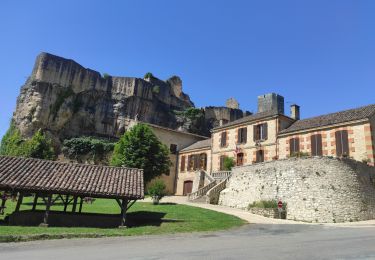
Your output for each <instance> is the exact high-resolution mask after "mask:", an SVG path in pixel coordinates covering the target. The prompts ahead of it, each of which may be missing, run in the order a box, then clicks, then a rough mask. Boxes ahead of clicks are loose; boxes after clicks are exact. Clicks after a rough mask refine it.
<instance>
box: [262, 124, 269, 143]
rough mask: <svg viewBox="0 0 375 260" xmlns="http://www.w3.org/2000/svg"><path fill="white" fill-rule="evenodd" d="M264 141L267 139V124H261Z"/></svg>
mask: <svg viewBox="0 0 375 260" xmlns="http://www.w3.org/2000/svg"><path fill="white" fill-rule="evenodd" d="M262 139H264V140H267V139H268V125H267V123H264V124H263V138H262Z"/></svg>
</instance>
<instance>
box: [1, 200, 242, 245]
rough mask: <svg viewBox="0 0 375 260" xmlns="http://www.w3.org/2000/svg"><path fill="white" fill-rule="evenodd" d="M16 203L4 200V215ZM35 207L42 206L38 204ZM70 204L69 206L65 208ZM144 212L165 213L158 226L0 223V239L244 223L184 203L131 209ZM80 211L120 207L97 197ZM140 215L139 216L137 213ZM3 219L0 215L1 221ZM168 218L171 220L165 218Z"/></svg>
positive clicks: (171, 230)
mask: <svg viewBox="0 0 375 260" xmlns="http://www.w3.org/2000/svg"><path fill="white" fill-rule="evenodd" d="M31 203H32V198H25V199H24V201H23V204H22V206H21V209H20V210H29V209H31ZM15 204H16V203H15V202H12V201H10V200H8V201H7V205H6V206H7V209H6V212H5V213H6V214H10V213H11V212H13V210H14V208H15ZM62 208H63V206H61V205H55V206H52V207H51V210H62ZM37 209H45V207H44V206H43V205H42V204H41V203H40V205H38V206H37ZM69 209H71V206H69V207H68V210H69ZM140 211H142V212H143V213H142V214H145V215H147V216H148V215H152V212H155V213H161V214H162V215H164V217H163V218H162V221H161V223H160V225H153V224H152V223H150V225H147V223H146V224H144V225H142V226H135V227H131V228H127V229H119V228H78V227H71V228H67V227H47V228H46V227H21V226H7V225H5V224H2V225H0V242H10V241H27V240H37V239H56V238H74V237H103V236H134V235H154V234H167V233H169V234H170V233H180V232H195V231H214V230H222V229H228V228H232V227H237V226H240V225H243V224H244V223H245V222H244V221H243V220H241V219H239V218H237V217H234V216H231V215H227V214H224V213H220V212H216V211H212V210H207V209H202V208H197V207H191V206H186V205H174V204H160V205H152V204H151V203H145V202H137V203H135V204H134V205H133V206H132V207H131V208H130V210H129V211H128V212H129V213H131V212H140ZM82 212H87V213H107V214H119V213H120V208H119V206H118V204H117V203H116V201H114V200H106V199H96V200H95V201H94V203H93V204H86V203H84V204H83V210H82ZM140 217H142V216H140ZM3 218H4V215H3V216H0V220H1V219H3ZM168 220H171V221H168Z"/></svg>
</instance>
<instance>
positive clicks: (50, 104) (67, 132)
mask: <svg viewBox="0 0 375 260" xmlns="http://www.w3.org/2000/svg"><path fill="white" fill-rule="evenodd" d="M193 106H194V104H193V103H192V102H191V101H190V98H189V96H188V95H187V94H184V93H183V92H182V81H181V79H179V78H177V77H176V78H174V79H170V80H168V81H166V82H165V81H161V80H158V79H154V80H152V81H151V82H147V81H145V80H143V79H139V78H132V77H111V76H109V77H102V76H101V75H100V74H99V73H98V72H96V71H93V70H91V69H86V68H84V67H82V66H81V65H79V64H78V63H76V62H75V61H73V60H68V59H64V58H61V57H58V56H54V55H51V54H48V53H42V54H40V55H39V56H38V57H37V59H36V62H35V66H34V69H33V71H32V74H31V76H30V77H29V78H28V80H27V81H26V83H25V85H24V86H22V88H21V93H20V95H19V97H18V100H17V107H16V111H15V113H14V115H13V120H14V122H15V124H16V126H17V127H18V128H19V129H20V131H21V133H22V134H23V135H25V136H30V135H32V134H33V133H34V132H35V130H36V129H39V128H41V129H44V130H47V131H48V132H50V133H51V134H52V135H53V136H55V137H58V138H59V139H64V138H68V137H72V136H81V135H98V136H118V135H119V134H121V133H123V132H124V131H125V129H126V127H127V125H128V123H129V121H131V120H133V119H138V120H140V121H145V122H149V123H153V124H157V125H162V126H166V127H170V128H176V119H175V116H174V115H173V113H172V111H173V110H184V109H186V108H188V107H193Z"/></svg>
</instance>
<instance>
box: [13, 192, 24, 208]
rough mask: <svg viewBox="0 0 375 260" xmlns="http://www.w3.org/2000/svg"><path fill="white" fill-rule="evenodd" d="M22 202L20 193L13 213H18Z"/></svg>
mask: <svg viewBox="0 0 375 260" xmlns="http://www.w3.org/2000/svg"><path fill="white" fill-rule="evenodd" d="M22 200H23V193H20V195H19V196H18V200H17V205H16V209H15V210H14V211H15V212H18V211H19V210H20V207H21V204H22Z"/></svg>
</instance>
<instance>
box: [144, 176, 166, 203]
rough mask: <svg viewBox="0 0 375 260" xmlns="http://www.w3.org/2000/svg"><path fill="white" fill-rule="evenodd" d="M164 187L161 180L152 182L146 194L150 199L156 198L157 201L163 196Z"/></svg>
mask: <svg viewBox="0 0 375 260" xmlns="http://www.w3.org/2000/svg"><path fill="white" fill-rule="evenodd" d="M165 188H166V185H165V183H164V181H162V180H155V181H153V182H152V183H151V184H150V186H149V187H148V194H149V195H150V196H151V197H158V198H159V199H161V198H163V197H164V196H165Z"/></svg>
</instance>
